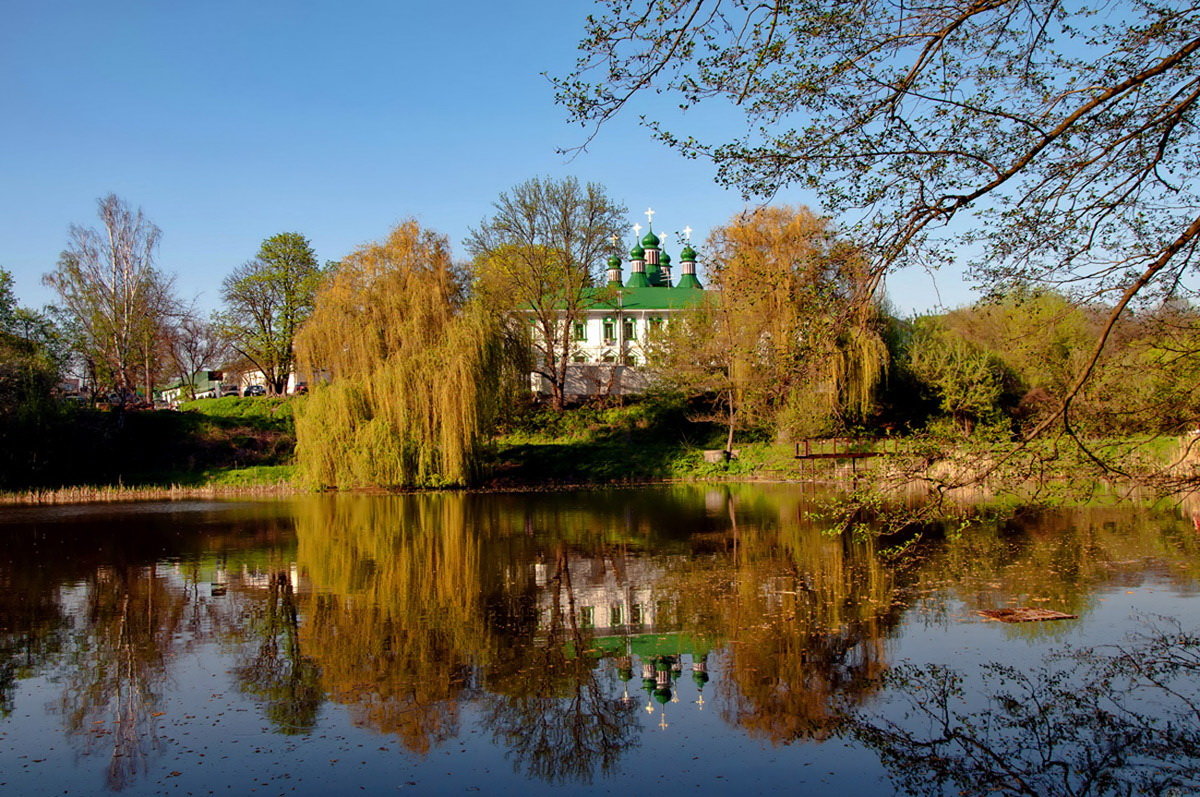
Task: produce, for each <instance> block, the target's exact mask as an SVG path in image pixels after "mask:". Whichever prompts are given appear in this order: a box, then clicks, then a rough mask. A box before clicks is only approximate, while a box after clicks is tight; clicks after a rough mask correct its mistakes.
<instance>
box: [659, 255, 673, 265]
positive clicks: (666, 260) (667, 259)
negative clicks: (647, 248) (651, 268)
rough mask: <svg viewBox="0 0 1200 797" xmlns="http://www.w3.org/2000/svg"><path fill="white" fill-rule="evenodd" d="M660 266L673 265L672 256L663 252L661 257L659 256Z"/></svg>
mask: <svg viewBox="0 0 1200 797" xmlns="http://www.w3.org/2000/svg"><path fill="white" fill-rule="evenodd" d="M658 264H659V265H660V266H669V265H671V256H670V255H668V254H667V253H666V252H663V253H662V254H661V255H659V256H658Z"/></svg>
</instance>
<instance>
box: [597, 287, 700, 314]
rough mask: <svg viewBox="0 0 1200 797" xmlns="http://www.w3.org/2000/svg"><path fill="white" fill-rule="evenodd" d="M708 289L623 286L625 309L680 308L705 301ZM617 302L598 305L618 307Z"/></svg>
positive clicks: (621, 303) (622, 302) (623, 304)
mask: <svg viewBox="0 0 1200 797" xmlns="http://www.w3.org/2000/svg"><path fill="white" fill-rule="evenodd" d="M707 295H708V292H707V291H704V290H701V289H699V288H622V289H621V300H620V306H621V308H622V309H624V310H679V309H682V308H684V307H695V306H696V305H698V304H700V302H702V301H704V297H705V296H707ZM617 304H618V303H617V302H615V301H614V302H600V303H599V304H597V305H596V306H597V307H603V308H609V307H611V308H614V309H615V308H616V307H617Z"/></svg>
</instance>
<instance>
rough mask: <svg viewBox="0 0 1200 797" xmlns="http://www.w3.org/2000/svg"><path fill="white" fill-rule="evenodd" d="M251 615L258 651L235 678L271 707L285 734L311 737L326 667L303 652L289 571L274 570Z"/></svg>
mask: <svg viewBox="0 0 1200 797" xmlns="http://www.w3.org/2000/svg"><path fill="white" fill-rule="evenodd" d="M246 612H247V614H248V617H247V618H246V620H247V621H248V625H249V628H248V631H249V634H250V636H251V637H252V639H253V642H254V643H256V647H255V648H254V651H253V653H252V654H251V655H250V656H248V657H245V659H244V660H243V662H242V663H241V664H240V665H238V667H236V668H235V669H234V671H233V673H234V677H235V678H236V679H237V681H238V684H239V685H240V686H241V688H242V690H243V691H244V692H247V693H248V694H251V695H254V696H255V697H257V698H259V699H260V700H262V701H263V702H264V703H265V704H266V707H267V708H266V711H267V718H268V719H269V720H270V721H271V723H272V725H274V726H275V728H276V729H277V730H278V731H279V732H280V733H286V734H295V733H307V732H308V731H310V730H312V728H313V726H314V725H315V724H316V721H317V714H318V713H319V712H320V709H321V703H322V702H323V700H324V697H325V694H324V691H323V690H322V688H321V668H320V667H318V666H317V664H316V662H314V661H313V660H312V658H310V657H308V656H305V655H304V654H303V652H302V650H301V646H300V617H299V609H298V606H297V603H296V594H295V591H294V589H293V588H292V581H291V578H290V574H289V572H288V571H286V570H280V571H276V572H272V573H271V574H270V576H269V578H268V580H267V584H266V590H265V591H264V593H263V595H262V596H261V600H260V601H258V602H256V603H255V604H252V605H250V606H248V607H247V609H246Z"/></svg>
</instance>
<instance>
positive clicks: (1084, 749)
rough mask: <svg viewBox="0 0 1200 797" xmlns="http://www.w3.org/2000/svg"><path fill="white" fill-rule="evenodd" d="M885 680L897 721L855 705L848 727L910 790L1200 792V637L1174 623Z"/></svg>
mask: <svg viewBox="0 0 1200 797" xmlns="http://www.w3.org/2000/svg"><path fill="white" fill-rule="evenodd" d="M884 680H885V683H886V685H887V687H888V688H889V689H891V690H893V691H894V693H895V698H894V699H898V700H899V702H900V703H901V704H902V715H901V718H900V719H894V720H886V719H879V718H878V717H876V716H868V715H867V714H866V713H864V712H861V711H859V712H852V719H851V721H850V723H849V726H848V732H849V733H850V734H851V735H853V736H854V737H855V738H856V739H858V740H859V741H861V742H863V743H865V744H866V745H867V746H869V747H871V748H872V749H874V750H875V751H876V752H877V753H878V754H879V756H880V759H881V761H882V762H883V764H884V765H885V766H886V767H887V769H888V772H889V774H890V776H891V778H892V781H893V784H894V785H895V786H896V788H897V789H899V790H900V791H903V792H905V793H909V794H930V795H940V794H944V793H947V792H957V793H960V794H1022V795H1038V796H1039V797H1042V796H1044V795H1050V796H1052V797H1053V796H1055V795H1108V794H1155V795H1163V794H1172V793H1175V794H1180V793H1194V791H1195V790H1196V789H1198V788H1200V637H1198V636H1197V635H1196V634H1195V633H1182V632H1181V631H1180V630H1179V628H1178V627H1174V628H1167V629H1164V628H1161V627H1160V628H1155V629H1153V630H1152V631H1151V632H1150V633H1149V634H1147V635H1146V636H1143V637H1142V638H1140V639H1138V640H1135V641H1133V642H1132V643H1131V644H1129V645H1127V646H1125V647H1123V648H1109V649H1104V648H1095V649H1089V650H1083V651H1075V652H1071V651H1068V652H1065V653H1060V654H1057V655H1055V656H1051V657H1048V659H1047V660H1046V661H1045V662H1044V663H1043V665H1042V666H1041V667H1039V668H1037V669H1034V670H1025V669H1020V670H1018V669H1016V668H1013V667H1008V666H1001V665H996V664H993V665H986V666H984V667H983V668H982V674H981V676H980V678H979V679H978V680H979V681H981V682H982V683H981V684H979V683H977V682H976V680H977V679H971V678H967V677H966V676H964V675H963V674H962V673H960V672H956V671H954V670H952V669H950V668H948V667H945V666H929V667H911V666H905V667H899V668H897V669H895V670H893V671H892V672H890V673H889V674H888V675H887V676H886V677H885V679H884ZM980 705H982V706H983V707H982V708H975V709H972V708H971V707H972V706H980ZM873 714H874V712H873ZM1173 789H1174V790H1175V791H1172V790H1173Z"/></svg>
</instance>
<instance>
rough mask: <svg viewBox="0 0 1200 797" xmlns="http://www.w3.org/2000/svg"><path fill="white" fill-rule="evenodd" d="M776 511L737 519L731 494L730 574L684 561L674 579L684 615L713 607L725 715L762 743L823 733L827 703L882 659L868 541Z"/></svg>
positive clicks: (880, 596) (892, 615) (882, 584)
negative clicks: (746, 521)
mask: <svg viewBox="0 0 1200 797" xmlns="http://www.w3.org/2000/svg"><path fill="white" fill-rule="evenodd" d="M777 508H778V513H779V514H778V517H779V518H780V522H779V524H778V528H771V527H770V526H758V525H755V526H754V527H748V528H741V527H739V520H740V517H741V515H742V512H741V511H740V508H738V509H736V510H735V496H731V498H730V501H729V504H728V511H729V517H730V522H731V527H732V528H731V530H730V532H729V535H728V538H727V539H728V546H729V548H730V551H729V554H730V555H731V556H732V560H733V561H732V571H725V570H724V568H725V565H723V564H720V563H718V569H717V570H716V571H711V572H705V571H703V570H698V569H695V568H692V567H689V568H687V570H686V571H685V573H684V578H683V579H682V580H681V581H679V582H677V584H676V586H677V588H678V589H679V592H680V595H681V597H680V603H681V607H682V609H683V611H684V614H685V616H686V615H689V614H691V615H694V616H704V615H705V613H707V614H713V613H714V612H715V615H716V616H715V620H714V622H715V627H716V628H718V629H720V630H721V632H722V633H723V635H724V636H725V637H726V638H727V640H728V643H729V645H728V648H729V653H728V666H727V667H726V668H725V672H726V674H725V677H724V678H723V679H721V680H720V682H719V683H720V687H719V688H720V690H721V694H722V696H723V697H724V708H723V716H724V718H725V719H726V721H728V722H731V723H733V724H736V725H739V726H742V727H743V728H745V729H746V730H747V731H748V732H750V733H751V734H752V735H755V736H760V737H763V738H766V739H769V740H771V741H773V742H788V741H791V740H794V739H802V738H817V739H821V738H826V737H828V736H829V735H830V734H831V733H833V732H834V731H835V730H836V729H837V726H838V723H839V711H838V708H837V705H838V703H839V702H840V701H841V700H846V699H848V700H850V702H852V703H853V702H855V701H857V700H859V699H861V698H863V697H865V696H866V695H868V694H870V693H871V692H873V691H874V690H875V688H876V687H875V679H876V678H877V677H878V675H879V674H880V673H881V672H882V671H883V670H884V668H885V667H886V666H887V664H886V660H885V650H884V639H885V637H886V636H887V634H888V631H889V629H890V628H891V627H892V626H894V625H895V623H896V621H897V619H898V610H897V609H896V608H895V607H894V605H893V604H894V591H895V589H896V585H895V575H894V573H893V571H891V570H890V569H889V568H888V567H886V566H885V565H884V564H883V563H882V562H881V561H880V560H879V558H878V556H877V553H876V550H875V544H874V540H870V539H851V538H850V537H849V536H840V537H830V536H827V535H823V534H821V533H820V530H819V529H818V528H817V527H815V526H813V525H809V524H805V523H803V522H801V521H799V520H798V518H799V517H800V515H801V512H800V509H801V505H800V504H799V503H797V499H795V498H793V499H792V500H791V501H786V500H780V501H779V503H778V505H777ZM771 525H774V524H771ZM722 571H724V572H728V573H730V574H729V575H727V576H726V575H723V574H722ZM689 578H690V579H694V580H696V581H695V583H691V584H689V583H688V579H689Z"/></svg>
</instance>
